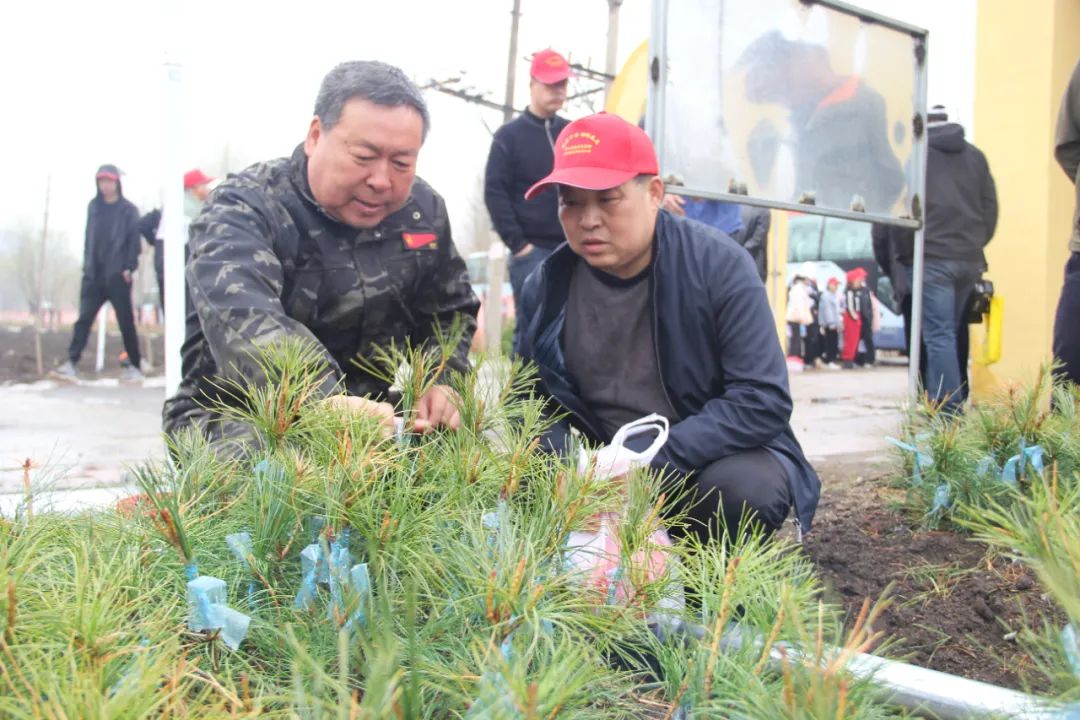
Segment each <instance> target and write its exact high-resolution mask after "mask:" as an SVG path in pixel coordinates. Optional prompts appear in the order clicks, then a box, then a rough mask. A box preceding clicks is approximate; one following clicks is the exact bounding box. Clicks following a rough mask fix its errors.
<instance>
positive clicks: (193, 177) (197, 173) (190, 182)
mask: <svg viewBox="0 0 1080 720" xmlns="http://www.w3.org/2000/svg"><path fill="white" fill-rule="evenodd" d="M213 179H214V178H212V177H209V176H207V174H206V173H204V172H203V171H202V170H199V169H198V168H195V169H194V170H188V171H187V172H186V173H184V189H185V190H190V189H191V188H193V187H197V186H199V185H208V184H209V183H210V182H212V181H213Z"/></svg>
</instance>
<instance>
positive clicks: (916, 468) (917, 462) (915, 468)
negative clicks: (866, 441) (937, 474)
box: [885, 436, 934, 485]
mask: <svg viewBox="0 0 1080 720" xmlns="http://www.w3.org/2000/svg"><path fill="white" fill-rule="evenodd" d="M885 442H887V443H891V444H892V445H895V446H896V447H898V448H900V449H901V450H903V451H905V452H909V453H911V456H912V461H911V466H912V470H911V477H912V479H913V480H914V481H915V484H916V485H922V481H923V471H924V470H929V469H930V466H931V465H933V464H934V458H932V457H930V456H929V455H927V454H926V453H924V452H923V451H922V450H920V449H919V448H918V447H916V446H915V445H911V444H909V443H906V442H903V441H902V440H897V439H896V438H894V437H888V436H886V438H885Z"/></svg>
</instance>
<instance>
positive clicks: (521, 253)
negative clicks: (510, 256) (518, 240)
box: [514, 243, 533, 257]
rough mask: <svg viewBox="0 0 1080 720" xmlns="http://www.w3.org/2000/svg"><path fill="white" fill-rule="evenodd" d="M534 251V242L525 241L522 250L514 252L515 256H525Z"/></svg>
mask: <svg viewBox="0 0 1080 720" xmlns="http://www.w3.org/2000/svg"><path fill="white" fill-rule="evenodd" d="M532 251H533V244H532V243H525V244H524V245H522V246H521V249H520V250H518V251H517V252H516V253H514V257H525V256H526V255H528V254H529V253H531V252H532Z"/></svg>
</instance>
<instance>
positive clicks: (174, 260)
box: [160, 0, 187, 397]
mask: <svg viewBox="0 0 1080 720" xmlns="http://www.w3.org/2000/svg"><path fill="white" fill-rule="evenodd" d="M167 8H168V11H169V14H170V16H171V17H173V18H178V17H179V12H178V11H177V10H178V8H177V2H176V0H169V2H168V3H167ZM169 25H170V26H171V27H176V23H175V22H173V23H169ZM176 47H177V45H176V40H175V38H170V41H169V42H168V44H167V45H166V50H165V63H164V80H165V112H164V113H163V116H164V121H165V123H166V130H165V135H164V137H163V142H162V144H163V146H164V148H165V165H164V168H163V170H164V177H165V182H164V197H163V198H162V201H163V202H162V212H161V219H162V227H161V228H160V233H161V238H162V242H163V243H164V252H165V272H164V273H163V275H164V280H165V358H164V365H165V397H170V396H172V395H173V394H174V393H175V392H176V389H177V388H178V387H179V386H180V379H181V376H180V348H181V346H182V345H183V344H184V334H185V327H184V323H185V317H184V309H185V308H184V302H185V301H184V298H185V293H184V285H185V283H184V247H185V245H186V244H187V238H186V237H184V187H183V183H182V181H181V178H183V175H184V169H183V167H182V165H181V162H182V160H181V155H180V153H181V149H182V148H183V146H184V143H183V139H184V132H183V122H182V120H181V118H182V113H183V66H182V65H181V63H180V59H179V56H178V55H177V52H176Z"/></svg>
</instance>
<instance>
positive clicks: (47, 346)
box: [0, 326, 165, 384]
mask: <svg viewBox="0 0 1080 720" xmlns="http://www.w3.org/2000/svg"><path fill="white" fill-rule="evenodd" d="M139 343H140V347H141V348H142V353H143V355H144V356H146V357H147V359H150V360H152V362H153V364H154V365H156V366H157V369H156V370H153V371H151V372H150V374H157V373H160V366H161V359H162V358H163V357H164V349H165V338H164V336H163V335H161V334H160V333H158V332H155V333H154V334H150V333H148V332H146V331H145V330H144V329H143V328H139ZM69 344H71V328H70V327H64V328H61V329H59V330H49V331H46V332H44V333H42V336H41V351H42V357H43V360H44V366H45V372H46V373H48V371H49V370H50V369H51V368H54V367H56V366H57V365H59V364H61V363H62V362H64V361H65V360H66V359H67V350H68V345H69ZM148 345H149V350H150V354H149V355H148V353H147V349H148ZM96 352H97V329H96V328H94V329H93V330H91V332H90V341H89V342H88V343H87V346H86V349H85V350H84V351H83V354H82V359H81V360H80V362H79V377H80V378H81V379H84V380H96V379H100V378H110V377H117V376H118V375H119V374H120V370H121V367H120V354H121V353H122V352H124V343H123V341H122V340H121V338H120V332H119V330H117V329H116V328H113V327H110V328H109V331H108V332H107V333H106V336H105V368H104V369H103V370H102V371H101V372H100V373H98V372H95V371H94V357H95V354H96ZM41 379H42V377H41V376H40V375H38V372H37V361H36V355H35V351H34V328H33V327H32V326H26V327H11V326H8V327H0V384H6V383H23V382H35V381H37V380H41Z"/></svg>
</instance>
